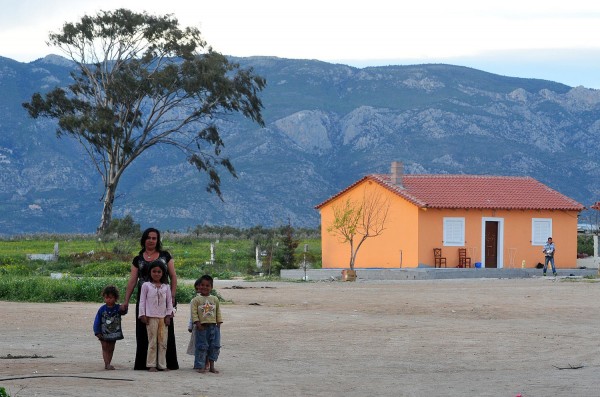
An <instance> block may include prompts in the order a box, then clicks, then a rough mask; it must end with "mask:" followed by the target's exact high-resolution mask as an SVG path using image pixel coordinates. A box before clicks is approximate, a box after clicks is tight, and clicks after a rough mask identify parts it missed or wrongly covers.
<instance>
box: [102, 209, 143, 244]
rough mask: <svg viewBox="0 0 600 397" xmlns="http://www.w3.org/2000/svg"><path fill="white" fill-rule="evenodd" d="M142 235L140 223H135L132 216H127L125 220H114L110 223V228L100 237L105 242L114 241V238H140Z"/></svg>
mask: <svg viewBox="0 0 600 397" xmlns="http://www.w3.org/2000/svg"><path fill="white" fill-rule="evenodd" d="M141 235H142V229H141V227H140V224H139V223H135V221H134V220H133V217H132V216H131V215H126V216H125V217H124V218H121V219H119V218H114V219H113V220H111V221H110V224H109V225H108V227H107V228H106V229H105V230H104V231H103V232H102V234H101V235H100V237H101V238H102V239H103V240H106V239H112V238H114V237H120V238H122V237H129V238H133V237H139V236H141Z"/></svg>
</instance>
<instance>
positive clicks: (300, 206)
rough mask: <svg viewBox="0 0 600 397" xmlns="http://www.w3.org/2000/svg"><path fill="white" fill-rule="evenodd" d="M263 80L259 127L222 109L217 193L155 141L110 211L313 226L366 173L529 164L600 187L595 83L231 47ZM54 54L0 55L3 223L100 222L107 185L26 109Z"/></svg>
mask: <svg viewBox="0 0 600 397" xmlns="http://www.w3.org/2000/svg"><path fill="white" fill-rule="evenodd" d="M231 60H232V61H234V62H237V63H239V64H240V65H241V66H242V67H252V68H254V70H255V72H256V73H257V74H259V75H261V76H263V77H265V78H266V80H267V87H266V89H265V90H264V91H263V92H262V93H261V95H260V96H261V99H262V101H263V104H264V111H263V116H264V119H265V122H266V125H265V127H264V128H260V127H259V126H257V125H256V124H251V123H249V122H248V121H246V120H242V119H240V118H233V119H228V120H224V121H223V123H222V128H223V129H222V131H223V138H224V142H225V149H224V153H225V154H226V155H227V156H229V158H230V159H231V161H232V163H233V165H234V167H235V169H236V171H237V174H238V178H234V177H232V176H230V175H229V174H228V173H226V171H225V170H223V173H222V192H223V200H220V199H219V198H218V197H215V196H214V195H211V194H209V193H207V192H206V189H205V187H206V182H207V179H206V177H205V176H204V175H202V174H199V173H198V172H197V171H196V170H195V168H193V167H192V166H191V165H189V164H188V163H187V162H186V159H185V158H184V157H183V156H182V155H181V154H180V153H179V152H177V151H173V150H172V149H170V148H165V147H155V148H152V149H151V150H149V151H148V152H146V153H145V154H144V155H143V156H142V157H140V158H139V159H138V160H136V162H135V163H134V164H133V165H132V166H131V167H130V168H129V169H128V170H127V171H126V172H125V174H124V176H123V178H122V180H121V183H120V185H119V189H118V192H117V198H116V200H115V203H114V213H113V216H114V217H118V218H119V217H123V216H125V215H127V214H131V215H132V216H133V218H134V219H135V221H136V222H139V223H140V224H141V225H142V226H143V227H146V226H156V227H159V228H161V229H163V230H172V231H185V230H188V229H189V228H193V227H195V226H196V225H230V226H236V227H250V226H255V225H263V226H280V225H283V224H287V223H288V222H290V223H291V224H292V226H298V227H314V226H317V225H318V224H319V215H318V212H317V211H316V210H315V209H314V206H315V205H316V204H318V203H320V202H322V201H324V200H325V199H327V198H328V197H330V196H331V195H333V194H335V193H336V192H338V191H339V190H340V189H343V188H344V187H346V186H348V185H350V184H351V183H353V182H355V181H356V180H358V179H360V178H361V177H362V176H364V175H365V174H370V173H389V168H390V163H391V162H392V161H402V162H403V163H404V172H406V173H419V174H423V173H426V174H440V173H442V174H481V175H483V174H486V175H492V174H493V175H522V176H531V177H533V178H535V179H537V180H539V181H540V182H542V183H544V184H546V185H548V186H549V187H551V188H553V189H555V190H558V191H559V192H561V193H563V194H565V195H567V196H569V197H571V198H573V199H575V200H577V201H579V202H580V203H582V204H584V205H586V206H588V207H589V206H590V205H591V204H592V203H593V202H595V201H597V200H598V198H599V196H600V160H599V159H598V156H597V155H596V149H597V148H596V145H597V143H598V140H599V139H598V138H599V137H600V91H599V90H594V89H588V88H584V87H569V86H566V85H564V84H560V83H556V82H552V81H546V80H539V79H523V78H515V77H507V76H500V75H495V74H491V73H487V72H484V71H481V70H476V69H471V68H466V67H461V66H454V65H446V64H424V65H404V66H399V65H390V66H381V67H367V68H354V67H350V66H346V65H341V64H330V63H326V62H321V61H316V60H290V59H282V58H276V57H249V58H237V57H232V58H231ZM72 67H73V65H72V64H71V63H70V62H69V61H68V60H66V59H64V58H62V57H59V56H56V55H49V56H47V57H45V58H41V59H38V60H36V61H33V62H30V63H20V62H17V61H14V60H11V59H8V58H2V57H0V93H1V95H0V235H13V234H23V233H40V232H48V233H92V232H94V231H95V230H96V227H97V226H98V224H99V222H100V214H101V204H102V203H101V198H102V197H101V195H102V183H101V180H100V177H99V175H98V174H97V173H96V171H95V169H94V168H93V166H92V164H91V163H90V162H89V161H88V159H87V157H86V154H85V153H84V151H83V149H82V148H81V147H80V146H79V145H78V143H77V142H76V141H75V140H73V139H70V138H61V139H57V137H56V124H55V122H54V121H52V120H33V119H31V118H29V116H28V115H27V113H26V111H25V109H23V107H22V105H21V104H22V103H23V102H25V101H28V100H30V98H31V95H32V94H33V93H34V92H39V91H41V92H44V91H47V90H49V89H52V88H54V87H55V86H57V85H62V86H64V85H67V84H69V79H70V77H69V71H70V70H71V68H72Z"/></svg>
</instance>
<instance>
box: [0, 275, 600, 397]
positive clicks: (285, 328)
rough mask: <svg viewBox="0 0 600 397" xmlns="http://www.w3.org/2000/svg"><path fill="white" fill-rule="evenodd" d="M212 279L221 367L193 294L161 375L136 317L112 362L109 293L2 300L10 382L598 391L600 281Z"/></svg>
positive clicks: (378, 392) (413, 391)
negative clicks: (195, 322) (96, 330)
mask: <svg viewBox="0 0 600 397" xmlns="http://www.w3.org/2000/svg"><path fill="white" fill-rule="evenodd" d="M234 286H235V287H240V288H232V287H234ZM215 287H216V288H218V290H219V292H220V294H221V295H222V296H223V297H224V298H226V299H229V300H232V301H233V303H232V304H227V305H224V306H223V314H224V320H225V322H224V324H223V328H222V332H223V336H222V338H223V340H222V344H223V347H222V349H221V356H220V358H219V361H218V362H217V369H219V370H220V371H221V373H220V374H198V373H196V372H194V371H193V370H192V369H191V368H192V357H191V356H188V355H186V354H185V349H186V346H187V343H188V340H189V334H188V332H187V329H186V325H187V318H188V313H187V307H184V306H185V305H180V312H179V313H178V315H177V316H176V335H177V346H178V352H179V363H180V366H181V369H180V370H178V371H171V372H160V373H155V374H151V373H147V372H145V371H133V370H131V368H132V367H133V364H132V361H133V356H134V345H135V336H134V321H133V318H132V317H131V316H128V317H125V320H124V322H125V340H123V341H119V342H117V348H116V352H115V357H114V361H113V364H114V365H115V366H116V367H117V370H116V371H105V370H104V369H103V363H102V358H101V353H100V344H99V343H98V342H97V341H96V339H95V337H94V336H93V335H92V330H91V328H92V322H93V318H94V315H95V313H96V310H97V308H98V306H99V305H96V304H88V303H61V304H37V303H11V302H0V357H2V359H0V386H3V387H5V388H6V389H7V391H8V392H9V393H10V394H11V395H12V396H13V397H14V396H19V397H24V396H78V397H80V396H106V395H114V396H211V397H212V396H286V397H290V396H365V395H371V396H517V395H518V394H521V395H522V396H523V397H526V396H527V397H530V396H598V395H600V337H599V335H598V332H599V329H600V283H594V282H590V281H586V280H581V279H580V280H575V281H572V280H565V279H562V280H560V279H559V280H554V279H553V278H547V279H542V278H533V279H458V280H456V279H455V280H432V281H395V282H383V281H372V282H366V281H362V282H356V283H342V282H320V283H248V282H241V281H240V282H238V281H218V282H217V283H216V285H215ZM242 287H243V288H242ZM8 355H11V356H12V357H15V356H25V357H24V358H18V359H16V358H7V357H9V356H8ZM35 356H37V357H38V358H36V357H35ZM47 356H51V357H47ZM28 357H29V358H28ZM40 357H47V358H40ZM560 368H564V369H560ZM39 376H45V377H39ZM65 376H67V377H65ZM9 378H25V379H9ZM97 378H100V379H97Z"/></svg>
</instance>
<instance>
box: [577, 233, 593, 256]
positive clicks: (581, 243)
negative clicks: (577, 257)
mask: <svg viewBox="0 0 600 397" xmlns="http://www.w3.org/2000/svg"><path fill="white" fill-rule="evenodd" d="M577 253H579V254H588V255H590V256H591V255H594V239H593V236H592V235H589V234H579V235H577Z"/></svg>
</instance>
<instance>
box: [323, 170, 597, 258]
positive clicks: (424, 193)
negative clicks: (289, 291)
mask: <svg viewBox="0 0 600 397" xmlns="http://www.w3.org/2000/svg"><path fill="white" fill-rule="evenodd" d="M365 189H366V190H370V189H376V190H377V191H379V192H381V194H383V195H385V197H387V198H389V200H390V205H391V206H390V210H389V214H388V220H387V224H386V229H385V231H384V232H383V234H382V235H380V236H377V237H374V238H370V239H367V240H366V241H365V243H364V244H363V246H362V247H361V248H360V250H359V252H358V256H357V260H356V263H355V267H356V268H400V267H406V268H414V267H417V266H419V265H420V264H421V265H428V266H431V267H433V266H434V253H433V249H434V248H441V249H442V256H443V257H445V258H446V260H447V266H448V267H456V266H457V265H458V249H459V248H466V249H467V253H468V256H469V257H470V258H471V262H472V263H475V262H480V263H481V264H482V267H487V268H509V267H519V268H520V267H521V265H522V261H523V260H524V261H525V263H526V266H527V267H535V265H536V264H537V263H538V262H544V255H543V253H542V247H543V245H544V243H546V241H547V239H548V237H552V238H553V240H554V242H555V244H556V247H557V249H556V255H555V260H556V265H557V267H559V268H574V267H576V265H577V264H576V260H577V217H578V215H579V213H580V212H581V211H582V210H583V209H585V207H584V206H583V205H582V204H580V203H578V202H576V201H575V200H573V199H571V198H569V197H567V196H564V195H563V194H561V193H559V192H557V191H555V190H553V189H551V188H549V187H548V186H546V185H544V184H542V183H541V182H538V181H537V180H535V179H533V178H530V177H516V176H482V175H404V174H402V167H401V164H399V163H397V162H394V163H393V165H392V174H390V175H382V174H372V175H367V176H365V177H363V178H362V179H360V180H358V181H357V182H355V183H354V184H352V185H350V186H348V187H347V188H346V189H344V190H342V191H341V192H339V193H337V194H336V195H334V196H332V197H330V198H329V199H327V200H326V201H324V202H322V203H320V204H318V205H317V206H316V207H315V208H316V209H318V210H319V211H320V214H321V228H322V230H321V239H322V250H323V253H322V261H323V268H347V267H348V263H349V255H350V253H349V248H348V244H342V243H340V241H339V239H338V238H337V237H336V236H333V235H332V234H331V233H330V232H328V231H327V229H328V228H329V226H330V225H331V224H332V222H333V208H334V207H335V206H336V205H339V204H340V203H343V202H344V201H345V200H346V199H347V198H350V199H352V200H359V199H360V198H362V197H363V194H364V191H365Z"/></svg>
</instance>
